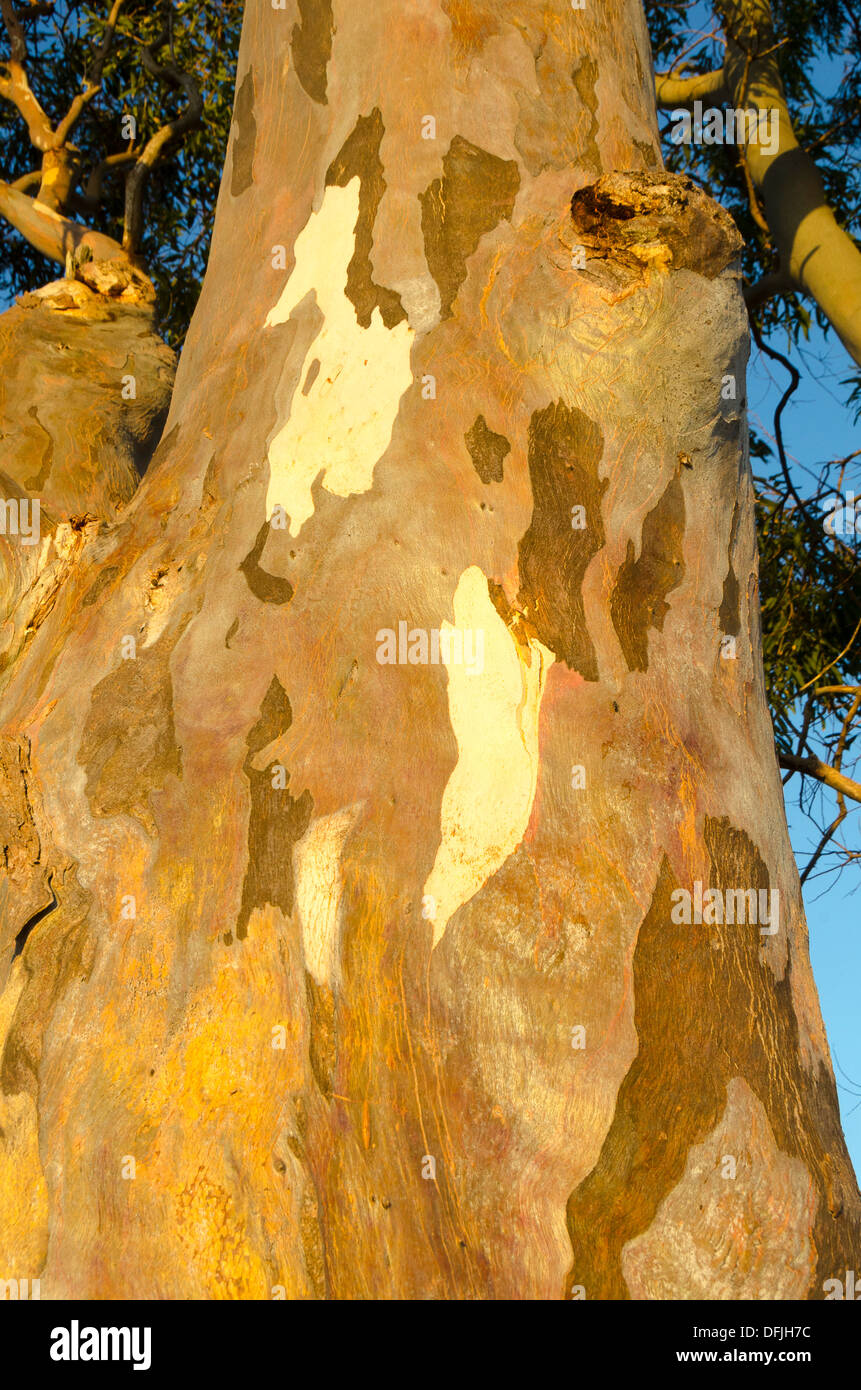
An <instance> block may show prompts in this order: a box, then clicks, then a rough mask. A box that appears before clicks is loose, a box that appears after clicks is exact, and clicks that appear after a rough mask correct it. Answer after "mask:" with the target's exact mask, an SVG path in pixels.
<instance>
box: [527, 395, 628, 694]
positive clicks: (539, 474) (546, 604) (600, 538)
mask: <svg viewBox="0 0 861 1390" xmlns="http://www.w3.org/2000/svg"><path fill="white" fill-rule="evenodd" d="M603 448H604V439H603V435H602V433H601V430H600V428H599V427H598V425H596V424H595V422H594V420H590V418H589V416H588V415H584V413H583V411H582V410H577V409H576V408H569V407H568V406H566V405H565V404H564V403H563V402H562V401H556V402H554V403H553V404H551V405H548V406H547V407H546V408H545V409H544V410H536V411H535V412H534V414H533V416H532V419H531V420H530V423H529V455H528V457H529V475H530V478H531V480H532V497H533V510H532V522H531V524H530V527H529V530H528V531H527V532H526V534H525V535H524V536H523V538H522V539H521V541H520V545H519V547H518V555H519V571H520V590H519V593H518V597H517V607H518V609H519V612H520V615H521V617H522V620H523V621H524V622H525V623H526V630H527V631H529V632H531V633H534V634H535V635H536V636H537V637H538V638H539V639H540V640H541V642H543V644H544V645H545V646H546V647H548V648H549V649H550V651H552V652H553V653H554V655H555V656H556V657H557V659H558V660H559V661H564V662H565V664H566V665H567V666H569V667H570V668H571V669H572V670H574V671H579V672H580V674H581V675H582V676H583V677H584V678H585V679H586V680H589V681H596V680H597V679H598V665H597V661H596V659H595V649H594V647H593V645H592V639H591V638H590V636H589V633H588V631H587V629H586V615H585V611H584V608H583V595H582V592H581V586H582V583H583V575H584V574H585V572H586V567H587V565H588V564H589V561H590V560H591V559H592V556H593V555H595V554H596V553H597V552H598V551H599V550H600V549H601V547H602V546H603V544H604V523H603V520H602V518H601V499H602V497H603V495H604V492H605V491H606V489H607V487H608V483H607V480H606V479H601V478H600V477H599V476H598V467H599V464H600V462H601V455H602V453H603ZM574 507H582V508H583V509H584V512H585V523H586V524H585V526H583V527H576V528H575V527H574V526H572V520H574V519H575V518H574V514H573V512H572V509H573V508H574Z"/></svg>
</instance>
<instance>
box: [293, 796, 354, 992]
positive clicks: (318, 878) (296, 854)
mask: <svg viewBox="0 0 861 1390" xmlns="http://www.w3.org/2000/svg"><path fill="white" fill-rule="evenodd" d="M361 809H362V807H361V804H357V805H355V806H347V807H346V808H345V809H344V810H342V811H334V812H333V813H332V815H330V816H318V817H317V819H316V820H313V821H312V822H311V824H310V825H309V827H308V829H307V831H306V832H305V834H304V835H303V836H302V839H301V840H299V841H298V842H297V844H296V845H295V846H294V848H293V871H294V874H295V880H296V889H295V891H296V908H297V911H298V913H299V921H300V923H301V926H302V947H303V950H304V953H305V966H306V968H307V969H308V971H309V972H310V974H312V975H313V976H314V979H315V980H316V981H317V984H318V985H329V986H330V987H332V986H335V985H337V984H339V983H340V978H341V889H342V886H343V884H342V878H341V854H342V851H343V848H344V844H345V841H346V839H347V836H348V835H349V833H350V831H351V830H352V828H353V826H354V825H355V824H356V821H357V820H358V817H359V813H360V812H361Z"/></svg>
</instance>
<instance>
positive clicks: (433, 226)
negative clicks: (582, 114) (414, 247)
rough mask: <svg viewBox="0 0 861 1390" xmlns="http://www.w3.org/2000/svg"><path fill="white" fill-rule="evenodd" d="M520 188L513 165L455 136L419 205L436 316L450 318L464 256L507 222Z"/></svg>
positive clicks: (462, 274)
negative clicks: (438, 307)
mask: <svg viewBox="0 0 861 1390" xmlns="http://www.w3.org/2000/svg"><path fill="white" fill-rule="evenodd" d="M519 188H520V170H519V169H518V167H517V162H516V160H513V159H500V158H499V157H498V156H497V155H495V154H488V152H487V150H482V149H479V147H478V146H477V145H472V144H470V142H469V141H468V140H464V138H463V136H461V135H456V136H455V137H454V139H453V140H452V142H451V145H450V146H449V149H448V152H447V154H445V155H444V157H443V176H442V178H441V179H434V180H433V182H432V183H431V184H430V185H429V187H428V188H427V189H426V190H425V192H424V193H422V194H421V195H420V199H419V201H420V202H421V207H422V234H423V236H424V243H425V257H426V259H427V263H428V269H429V271H430V273H431V275H432V276H433V278H434V280H435V281H436V283H437V285H438V287H439V292H440V303H441V317H442V318H444V319H445V318H450V317H451V313H452V305H453V304H454V301H455V299H456V298H457V292H458V290H459V289H460V287H461V285H462V284H463V282H464V280H465V279H466V274H467V266H466V263H467V261H468V259H469V257H470V256H471V255H472V254H473V252H474V251H476V250H477V248H478V243H479V242H480V241H481V238H482V237H483V236H484V235H485V234H486V233H487V232H490V231H492V230H493V228H494V227H495V226H496V225H497V224H498V223H499V222H501V221H503V219H505V220H507V221H509V222H510V221H511V214H512V212H513V210H514V200H515V198H516V197H517V193H518V190H519Z"/></svg>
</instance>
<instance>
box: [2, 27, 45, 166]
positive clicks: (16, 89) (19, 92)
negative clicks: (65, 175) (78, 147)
mask: <svg viewBox="0 0 861 1390" xmlns="http://www.w3.org/2000/svg"><path fill="white" fill-rule="evenodd" d="M0 14H2V16H3V23H4V24H5V26H6V32H7V33H8V35H9V49H10V56H9V58H8V59H7V60H6V61H4V62H2V64H0V65H2V66H3V67H5V68H6V70H7V72H8V74H9V75H8V77H0V96H2V97H5V98H6V100H7V101H11V102H12V104H13V106H15V107H17V109H18V111H19V112H20V114H21V115H22V116H23V117H24V120H25V122H26V124H27V131H28V133H29V136H30V143H31V144H32V145H33V146H34V148H35V149H37V150H43V151H44V150H48V149H50V148H51V136H52V131H51V122H50V121H49V120H48V117H47V115H46V114H45V112H44V111H43V110H42V107H41V105H40V104H39V102H38V101H37V99H36V97H35V96H34V95H33V92H32V91H31V89H30V83H29V81H28V79H27V71H26V69H25V67H24V63H25V61H26V58H27V40H26V38H25V36H24V29H23V26H22V24H21V21H20V20H19V18H18V16H17V14H16V13H15V8H14V6H13V4H12V0H0Z"/></svg>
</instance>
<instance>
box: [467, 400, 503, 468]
mask: <svg viewBox="0 0 861 1390" xmlns="http://www.w3.org/2000/svg"><path fill="white" fill-rule="evenodd" d="M464 439H465V440H466V447H467V449H468V450H469V455H470V458H471V459H472V462H473V464H474V465H475V471H476V473H477V474H478V476H479V478H480V479H481V481H482V482H483V483H501V482H502V467H503V463H504V461H505V456H506V454H510V453H511V445H510V444H509V442H508V440H507V439H506V438H505V435H504V434H494V432H493V430H491V429H488V426H487V421H486V420H485V418H484V416H483V415H478V416H476V420H475V424H474V425H473V426H472V429H470V430H467V432H466V434H465V435H464Z"/></svg>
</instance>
